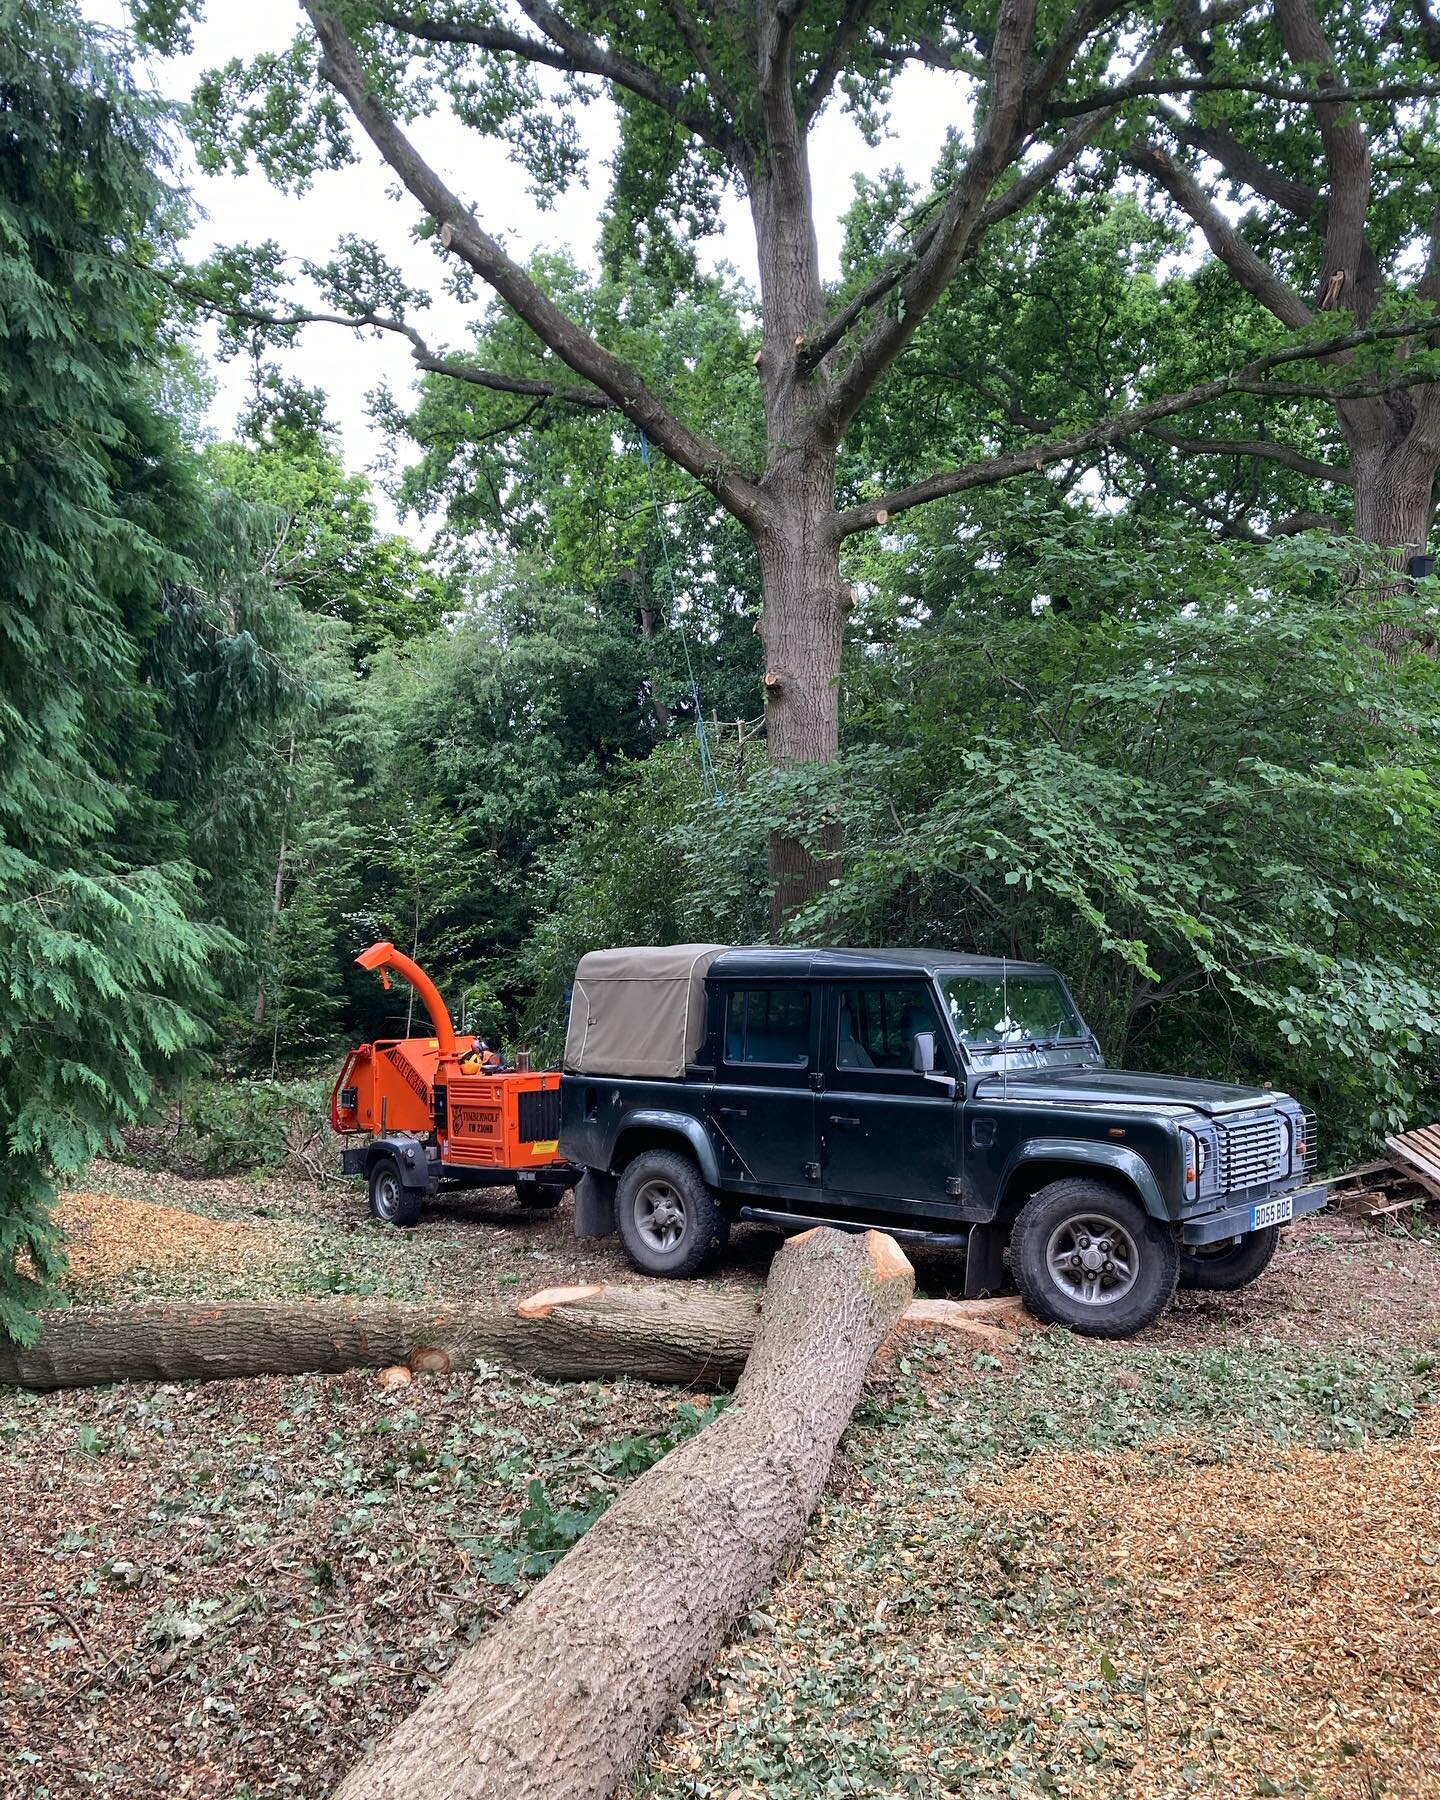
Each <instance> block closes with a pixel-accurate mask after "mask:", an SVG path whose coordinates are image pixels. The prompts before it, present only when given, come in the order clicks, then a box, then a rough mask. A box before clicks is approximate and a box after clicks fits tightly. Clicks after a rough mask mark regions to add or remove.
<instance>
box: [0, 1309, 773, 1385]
mask: <svg viewBox="0 0 1440 1800" xmlns="http://www.w3.org/2000/svg"><path fill="white" fill-rule="evenodd" d="M755 1318H756V1313H755V1303H754V1302H753V1301H752V1300H747V1299H745V1298H744V1297H743V1296H736V1295H728V1294H727V1295H720V1294H708V1293H697V1292H695V1291H694V1290H687V1289H662V1288H608V1287H574V1288H550V1289H547V1290H546V1291H545V1292H543V1293H540V1294H535V1295H532V1296H531V1298H529V1299H528V1300H522V1301H521V1302H520V1303H519V1305H518V1306H517V1305H514V1304H512V1303H510V1302H508V1301H481V1302H477V1303H474V1304H469V1305H436V1304H427V1303H424V1302H420V1303H404V1304H396V1303H387V1302H384V1301H373V1300H314V1301H306V1302H304V1303H303V1304H292V1303H290V1302H276V1301H256V1302H250V1301H224V1302H218V1303H215V1304H212V1305H189V1304H184V1305H181V1304H163V1303H162V1304H159V1305H154V1306H130V1307H93V1308H79V1309H76V1310H74V1311H70V1312H61V1313H50V1314H46V1315H44V1324H43V1327H42V1329H41V1333H40V1337H39V1340H38V1341H37V1342H36V1343H35V1344H34V1345H32V1346H31V1347H30V1348H29V1349H21V1348H20V1346H19V1345H18V1344H12V1343H9V1342H6V1341H4V1340H0V1383H9V1384H10V1385H12V1386H16V1387H27V1388H41V1389H44V1388H67V1387H94V1386H96V1385H98V1384H99V1383H101V1382H109V1381H220V1380H225V1379H227V1378H229V1377H232V1376H245V1375H304V1374H311V1373H318V1374H327V1373H328V1374H335V1373H338V1372H339V1371H340V1370H343V1369H383V1368H389V1367H391V1366H393V1365H394V1364H397V1363H408V1364H410V1365H411V1366H412V1367H424V1366H426V1364H425V1360H424V1353H426V1352H428V1351H441V1352H443V1353H444V1355H445V1357H446V1358H448V1364H447V1365H446V1366H448V1367H449V1368H453V1369H469V1368H474V1367H475V1366H476V1364H477V1363H486V1362H503V1363H509V1364H512V1365H513V1366H514V1367H516V1368H521V1369H526V1370H528V1371H529V1372H530V1373H531V1374H535V1375H544V1376H548V1377H551V1378H553V1379H555V1380H579V1381H587V1380H593V1379H599V1378H602V1377H604V1378H607V1379H611V1378H614V1377H617V1376H621V1375H633V1376H635V1377H636V1378H637V1379H641V1380H645V1381H658V1382H679V1383H682V1384H683V1385H685V1386H687V1387H713V1388H722V1387H731V1386H733V1385H734V1383H735V1381H736V1380H737V1379H738V1377H739V1374H740V1371H741V1369H742V1368H743V1367H744V1366H745V1358H746V1356H747V1355H748V1354H749V1352H750V1345H751V1342H752V1340H753V1338H754V1335H755Z"/></svg>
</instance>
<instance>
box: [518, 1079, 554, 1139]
mask: <svg viewBox="0 0 1440 1800" xmlns="http://www.w3.org/2000/svg"><path fill="white" fill-rule="evenodd" d="M559 1135H560V1090H559V1088H558V1087H557V1088H548V1089H545V1090H544V1091H542V1092H540V1093H530V1094H522V1095H521V1096H520V1142H521V1143H522V1144H547V1143H549V1142H551V1140H552V1139H554V1138H558V1137H559Z"/></svg>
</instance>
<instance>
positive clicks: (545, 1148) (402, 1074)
mask: <svg viewBox="0 0 1440 1800" xmlns="http://www.w3.org/2000/svg"><path fill="white" fill-rule="evenodd" d="M355 960H356V962H357V963H358V964H359V965H360V967H361V968H362V969H375V970H378V971H379V972H380V979H381V981H383V982H384V983H385V986H386V987H387V988H388V987H389V985H390V982H389V978H388V976H387V975H386V973H385V971H386V970H390V969H393V970H394V971H395V973H396V974H397V975H400V976H402V977H403V978H404V979H405V980H406V981H408V982H409V983H410V985H411V987H413V988H414V990H415V992H416V994H417V995H418V996H419V999H420V1002H421V1004H422V1005H423V1006H424V1008H425V1010H426V1012H427V1013H428V1014H429V1016H430V1027H431V1033H432V1035H430V1036H428V1037H408V1038H377V1039H376V1041H375V1042H374V1043H372V1044H361V1045H359V1046H358V1047H357V1048H356V1049H354V1050H352V1051H351V1052H350V1054H349V1055H348V1056H347V1057H346V1058H345V1061H344V1064H343V1065H342V1067H341V1070H340V1075H339V1078H338V1080H337V1081H336V1083H335V1087H334V1090H333V1091H332V1093H331V1096H330V1122H331V1124H332V1125H333V1126H334V1128H335V1131H336V1133H337V1135H339V1136H341V1137H356V1136H360V1135H364V1136H365V1137H366V1138H368V1139H369V1141H368V1143H364V1144H360V1145H352V1146H347V1147H346V1149H345V1150H344V1152H343V1167H344V1171H345V1173H346V1174H347V1175H362V1176H364V1178H365V1182H366V1186H367V1189H368V1192H369V1196H370V1211H371V1212H372V1213H373V1214H374V1215H375V1217H376V1218H377V1219H380V1220H383V1221H384V1222H386V1223H387V1224H391V1225H413V1224H414V1223H415V1222H416V1220H417V1219H418V1218H419V1216H420V1208H421V1206H422V1204H423V1203H424V1201H425V1199H426V1197H427V1195H430V1194H433V1193H436V1192H437V1191H439V1190H440V1189H442V1188H446V1189H455V1188H486V1187H513V1188H514V1189H515V1193H516V1196H517V1198H518V1199H519V1201H520V1204H521V1205H522V1206H529V1207H549V1206H556V1205H558V1204H559V1202H560V1200H561V1199H562V1198H563V1196H564V1194H565V1192H566V1190H567V1189H568V1188H570V1187H573V1186H574V1184H575V1183H576V1182H577V1181H578V1180H579V1179H580V1175H581V1173H582V1171H581V1170H580V1168H579V1167H578V1166H577V1165H576V1164H574V1163H570V1162H567V1161H566V1160H565V1159H564V1158H563V1157H562V1156H561V1155H560V1154H559V1142H558V1140H559V1136H560V1077H559V1075H558V1074H557V1073H553V1072H550V1071H541V1070H532V1069H528V1068H504V1067H501V1066H500V1063H499V1058H498V1057H495V1056H493V1055H492V1053H491V1052H490V1051H489V1050H488V1048H487V1047H486V1046H485V1045H484V1044H483V1043H482V1042H481V1040H480V1039H479V1038H478V1037H475V1036H472V1035H468V1034H466V1033H457V1032H456V1030H455V1027H454V1026H453V1025H452V1024H451V1022H450V1014H449V1011H448V1009H447V1008H446V1005H445V1002H444V1001H443V1000H442V999H441V998H440V990H439V989H438V988H437V987H436V986H435V983H434V982H433V981H431V979H430V977H429V976H428V975H427V974H426V973H425V971H424V970H423V969H422V968H421V967H420V966H419V964H418V963H415V962H413V961H412V960H411V959H410V958H409V957H408V956H406V955H405V954H404V953H403V951H400V950H397V949H396V948H395V946H394V945H393V944H389V943H384V944H372V945H371V946H370V948H369V949H368V950H363V951H361V953H360V955H359V956H357V957H356V958H355ZM525 1060H526V1058H525V1057H524V1056H523V1055H522V1057H521V1061H522V1062H523V1061H525Z"/></svg>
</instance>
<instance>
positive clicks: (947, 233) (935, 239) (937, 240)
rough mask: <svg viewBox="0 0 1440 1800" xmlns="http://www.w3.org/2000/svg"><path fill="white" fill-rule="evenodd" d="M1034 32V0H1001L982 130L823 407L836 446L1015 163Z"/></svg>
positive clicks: (941, 287) (823, 424)
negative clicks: (889, 301)
mask: <svg viewBox="0 0 1440 1800" xmlns="http://www.w3.org/2000/svg"><path fill="white" fill-rule="evenodd" d="M1034 31H1035V0H1001V5H1000V11H999V17H998V19H997V20H996V26H995V44H994V49H993V52H992V55H991V63H990V67H991V80H990V96H989V101H988V104H987V106H986V111H985V122H984V125H983V126H982V127H981V129H980V132H979V134H978V136H977V138H976V141H975V147H974V149H973V150H972V151H971V153H970V156H969V157H968V159H967V161H966V163H965V167H964V168H963V169H962V170H961V171H960V173H959V175H958V176H957V177H956V179H955V181H954V183H953V184H952V186H951V188H950V192H949V195H948V197H947V199H946V201H945V204H944V206H943V208H942V209H941V211H940V214H939V216H938V218H937V219H936V221H935V225H934V228H933V232H932V234H931V237H930V241H929V243H928V244H927V246H926V248H925V250H924V251H923V252H922V253H921V254H920V255H919V256H918V257H917V258H916V261H915V264H914V266H913V268H912V269H911V270H910V272H909V273H908V274H907V275H906V276H905V278H904V279H903V281H901V282H900V283H899V304H898V305H897V306H896V307H895V308H894V310H893V312H891V313H887V314H886V315H885V316H883V317H881V318H877V319H876V320H875V321H874V322H873V324H872V325H871V327H870V330H869V331H868V332H867V333H866V335H865V337H864V338H863V339H862V340H861V342H860V343H859V344H858V345H857V347H856V349H855V351H854V354H853V355H852V356H851V357H850V359H849V361H848V362H847V363H846V365H845V367H844V368H843V370H842V371H841V372H840V374H839V376H838V377H837V378H836V380H835V383H834V385H833V386H832V388H831V389H830V392H829V393H828V394H827V395H826V397H825V399H824V401H823V403H822V406H821V408H820V412H819V415H818V420H817V423H818V424H819V427H820V429H821V430H822V431H823V432H824V433H825V434H826V435H827V436H829V437H830V438H832V439H833V440H836V441H838V439H839V438H840V436H841V435H842V434H843V432H844V430H845V428H846V426H847V425H848V424H849V423H850V421H851V420H852V419H853V418H854V416H855V414H856V413H857V412H858V411H859V409H860V407H861V405H862V404H863V403H864V400H865V398H866V396H867V395H868V394H869V393H870V392H871V390H872V389H873V388H874V386H875V384H876V382H877V381H879V379H880V377H881V376H882V375H883V374H884V373H885V371H886V370H887V369H888V368H889V367H890V366H891V365H892V364H893V363H894V361H895V359H896V358H897V357H898V356H899V355H900V353H901V351H902V350H903V349H904V348H905V346H906V345H907V344H908V343H909V342H910V340H911V338H913V337H914V335H915V333H916V331H917V330H918V329H919V327H920V324H921V322H922V321H923V319H924V318H925V315H926V314H927V313H928V312H929V311H930V309H931V307H932V306H933V305H934V304H935V302H936V300H937V299H938V298H939V297H940V295H941V294H942V293H943V292H944V291H945V288H946V287H947V286H948V285H949V282H950V279H951V277H952V276H953V275H954V273H955V270H956V269H957V268H958V267H959V264H960V262H961V259H962V258H963V257H964V255H965V252H966V250H967V248H968V246H969V245H970V243H971V242H972V240H973V237H974V233H975V231H976V228H977V227H978V225H979V223H980V220H981V217H982V215H983V213H984V210H985V206H986V203H987V202H988V200H989V198H990V194H991V191H992V190H993V188H994V186H995V183H996V182H997V181H998V180H999V179H1000V177H1001V175H1003V174H1004V172H1005V170H1006V169H1007V168H1008V167H1009V166H1010V164H1011V163H1012V162H1013V160H1014V158H1015V154H1016V151H1017V150H1018V148H1019V145H1020V140H1021V137H1022V134H1023V132H1024V129H1025V121H1026V115H1027V107H1028V98H1027V89H1026V76H1027V73H1028V70H1029V64H1030V48H1031V41H1032V39H1033V37H1034Z"/></svg>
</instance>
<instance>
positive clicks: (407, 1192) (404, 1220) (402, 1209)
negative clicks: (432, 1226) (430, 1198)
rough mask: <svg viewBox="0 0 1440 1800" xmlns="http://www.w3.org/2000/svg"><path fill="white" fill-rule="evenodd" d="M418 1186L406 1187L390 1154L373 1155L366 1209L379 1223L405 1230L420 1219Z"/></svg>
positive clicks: (420, 1194) (420, 1195)
mask: <svg viewBox="0 0 1440 1800" xmlns="http://www.w3.org/2000/svg"><path fill="white" fill-rule="evenodd" d="M424 1198H425V1195H424V1191H423V1189H421V1188H407V1187H406V1185H405V1183H404V1182H403V1181H402V1180H401V1178H400V1165H399V1163H398V1162H396V1160H395V1158H394V1157H393V1156H377V1157H376V1158H375V1161H374V1162H373V1163H372V1165H371V1168H370V1212H371V1214H372V1216H373V1217H374V1218H376V1219H378V1220H379V1221H380V1223H381V1224H382V1225H399V1226H402V1227H404V1228H406V1229H408V1228H409V1227H410V1226H412V1225H414V1224H416V1223H417V1222H418V1220H419V1218H420V1203H421V1202H422V1201H423V1200H424Z"/></svg>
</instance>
